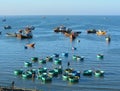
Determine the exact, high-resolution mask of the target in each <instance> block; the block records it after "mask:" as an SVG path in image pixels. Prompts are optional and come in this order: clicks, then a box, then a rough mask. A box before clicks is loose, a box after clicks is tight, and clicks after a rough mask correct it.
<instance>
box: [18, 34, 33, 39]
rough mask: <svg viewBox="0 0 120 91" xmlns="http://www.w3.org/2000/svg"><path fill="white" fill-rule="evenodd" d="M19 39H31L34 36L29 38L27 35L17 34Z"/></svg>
mask: <svg viewBox="0 0 120 91" xmlns="http://www.w3.org/2000/svg"><path fill="white" fill-rule="evenodd" d="M17 38H19V39H31V38H32V36H27V35H23V34H20V33H19V34H17Z"/></svg>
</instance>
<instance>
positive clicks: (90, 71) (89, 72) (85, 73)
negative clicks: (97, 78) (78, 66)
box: [83, 70, 93, 76]
mask: <svg viewBox="0 0 120 91" xmlns="http://www.w3.org/2000/svg"><path fill="white" fill-rule="evenodd" d="M92 73H93V72H92V70H84V71H83V75H84V76H92Z"/></svg>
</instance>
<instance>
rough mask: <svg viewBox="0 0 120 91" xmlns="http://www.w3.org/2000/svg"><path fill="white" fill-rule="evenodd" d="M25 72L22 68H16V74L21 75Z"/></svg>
mask: <svg viewBox="0 0 120 91" xmlns="http://www.w3.org/2000/svg"><path fill="white" fill-rule="evenodd" d="M22 73H23V70H22V69H18V70H14V74H15V75H21V74H22Z"/></svg>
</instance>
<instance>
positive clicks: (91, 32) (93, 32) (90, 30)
mask: <svg viewBox="0 0 120 91" xmlns="http://www.w3.org/2000/svg"><path fill="white" fill-rule="evenodd" d="M86 32H87V33H88V34H95V33H96V32H97V30H95V29H89V30H87V31H86Z"/></svg>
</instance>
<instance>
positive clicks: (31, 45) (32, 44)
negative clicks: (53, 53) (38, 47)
mask: <svg viewBox="0 0 120 91" xmlns="http://www.w3.org/2000/svg"><path fill="white" fill-rule="evenodd" d="M34 46H35V43H31V44H27V45H26V47H30V48H34Z"/></svg>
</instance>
